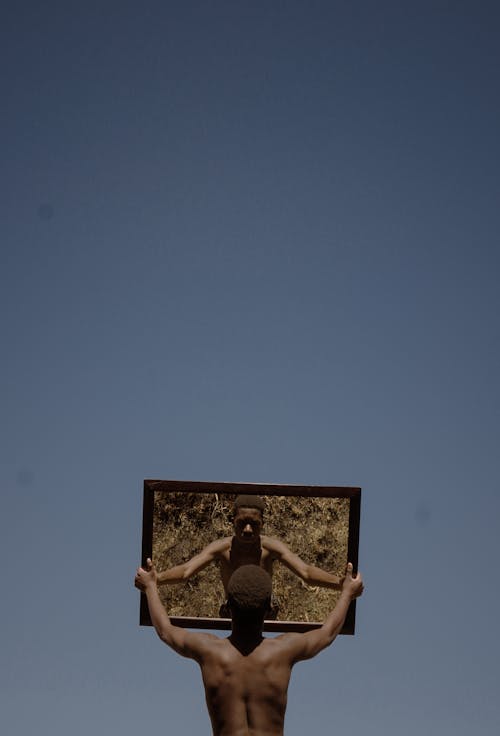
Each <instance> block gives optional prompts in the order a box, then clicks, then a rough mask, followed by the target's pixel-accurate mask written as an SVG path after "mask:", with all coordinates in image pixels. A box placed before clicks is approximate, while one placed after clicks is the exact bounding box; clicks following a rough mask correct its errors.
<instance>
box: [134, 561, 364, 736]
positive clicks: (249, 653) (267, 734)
mask: <svg viewBox="0 0 500 736" xmlns="http://www.w3.org/2000/svg"><path fill="white" fill-rule="evenodd" d="M249 575H251V576H253V578H252V577H251V584H250V586H249V589H250V591H251V592H252V589H254V590H255V589H256V588H258V584H260V583H262V580H261V581H260V583H259V580H258V578H259V577H261V578H263V583H262V584H263V585H265V586H268V587H267V588H266V590H265V593H264V594H261V600H260V601H259V607H258V608H255V607H254V608H253V609H252V608H251V607H250V608H248V607H247V608H245V606H247V605H248V599H245V594H246V593H245V588H244V585H245V584H246V581H245V576H246V579H247V580H248V579H249V578H248V576H249ZM156 579H157V575H156V571H155V569H154V566H153V564H152V563H151V560H148V565H147V569H144V568H139V569H138V570H137V574H136V578H135V585H136V587H138V588H139V589H140V590H142V591H143V592H145V593H146V596H147V600H148V605H149V611H150V614H151V620H152V622H153V625H154V627H155V629H156V631H157V633H158V635H159V637H160V638H161V639H162V641H164V642H165V643H166V644H168V645H169V646H170V647H172V648H173V649H174V650H175V651H176V652H178V653H179V654H181V655H182V656H184V657H189V658H191V659H194V660H195V661H196V662H198V664H199V666H200V669H201V674H202V678H203V683H204V686H205V696H206V702H207V707H208V712H209V715H210V719H211V721H212V728H213V734H214V736H282V734H283V726H284V718H285V709H286V702H287V691H288V684H289V681H290V674H291V671H292V667H293V665H294V664H295V663H296V662H298V661H300V660H304V659H310V658H311V657H314V656H315V655H316V654H318V653H319V652H320V651H321V650H322V649H324V648H325V647H327V646H329V645H330V644H331V643H332V642H333V641H334V639H335V638H336V636H337V634H338V633H339V632H340V631H341V629H342V626H343V624H344V621H345V617H346V615H347V611H348V608H349V604H350V602H351V601H352V600H353V599H354V598H356V597H357V596H359V595H361V593H362V592H363V582H362V579H361V576H360V575H359V574H358V575H357V576H356V577H353V575H352V565H349V566H348V569H347V574H346V577H345V579H344V582H343V585H342V592H341V595H340V598H339V600H338V602H337V605H336V606H335V609H334V610H333V611H332V612H331V613H330V614H329V616H328V617H327V619H326V620H325V622H324V624H323V625H322V626H321V628H319V629H314V630H313V631H308V632H306V633H304V634H283V635H281V636H278V637H276V638H271V639H265V638H263V636H262V624H263V619H264V614H265V611H266V610H267V607H268V605H269V600H270V596H271V580H270V578H269V575H267V573H265V572H264V571H263V570H262V568H260V567H257V566H255V565H246V566H242V567H240V568H238V570H237V571H236V572H235V573H234V575H233V576H232V578H231V580H230V582H229V585H228V594H229V599H230V605H231V611H232V633H231V635H230V636H229V637H228V638H224V639H222V638H219V637H218V636H215V635H213V634H199V633H194V632H190V631H188V630H187V629H182V628H179V627H177V626H173V625H172V624H171V622H170V619H169V618H168V615H167V613H166V611H165V609H164V607H163V605H162V603H161V601H160V598H159V595H158V589H157V584H156ZM242 580H243V586H242ZM255 580H257V585H255ZM238 585H239V586H240V592H238ZM241 591H243V592H241ZM247 598H248V596H247ZM255 611H257V613H255Z"/></svg>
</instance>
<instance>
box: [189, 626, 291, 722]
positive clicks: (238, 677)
mask: <svg viewBox="0 0 500 736" xmlns="http://www.w3.org/2000/svg"><path fill="white" fill-rule="evenodd" d="M202 636H203V635H202ZM204 636H206V637H207V642H206V646H207V648H206V652H204V655H205V656H203V657H202V658H200V660H198V661H199V664H200V668H201V674H202V678H203V684H204V686H205V697H206V703H207V707H208V712H209V715H210V719H211V721H212V728H213V732H214V734H216V735H217V736H226V735H227V736H240V734H241V736H249V735H252V736H253V735H254V734H255V735H257V734H258V735H259V736H263V735H264V734H265V735H266V736H279V735H281V734H282V733H283V722H284V718H285V708H286V700H287V689H288V683H289V680H290V674H291V666H290V665H288V664H287V662H286V660H285V661H283V657H282V656H281V650H282V649H283V645H282V643H281V642H280V641H279V637H278V638H277V639H262V641H260V642H259V643H258V644H257V645H256V646H255V648H254V649H253V650H252V651H251V652H245V650H244V651H243V652H241V651H239V650H238V647H237V644H236V643H233V641H231V638H228V639H219V638H218V637H216V636H213V635H209V634H205V635H204ZM208 639H210V640H209V641H208Z"/></svg>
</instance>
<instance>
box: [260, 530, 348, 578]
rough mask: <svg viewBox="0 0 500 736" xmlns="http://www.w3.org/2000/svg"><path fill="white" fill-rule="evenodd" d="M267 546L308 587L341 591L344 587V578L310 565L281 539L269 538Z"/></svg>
mask: <svg viewBox="0 0 500 736" xmlns="http://www.w3.org/2000/svg"><path fill="white" fill-rule="evenodd" d="M267 544H268V546H269V549H270V551H271V552H272V553H273V556H274V558H275V559H277V560H279V561H280V562H281V563H283V565H286V566H287V567H288V569H289V570H291V571H292V572H293V573H295V575H298V576H299V577H300V578H302V580H303V581H304V582H305V583H308V585H321V586H322V587H324V588H335V589H336V590H339V589H340V588H341V587H342V580H343V578H339V577H338V575H332V573H330V572H326V570H322V569H321V568H319V567H316V565H309V564H308V563H307V562H304V560H303V559H302V558H301V557H299V556H298V555H296V554H295V552H292V550H291V549H290V547H288V546H287V545H286V544H285V543H284V542H282V541H281V540H280V539H272V538H270V537H268V538H267Z"/></svg>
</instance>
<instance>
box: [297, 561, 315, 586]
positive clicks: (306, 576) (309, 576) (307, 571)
mask: <svg viewBox="0 0 500 736" xmlns="http://www.w3.org/2000/svg"><path fill="white" fill-rule="evenodd" d="M300 577H301V578H302V580H303V581H304V583H308V584H309V585H310V584H311V583H314V575H313V572H312V569H311V566H310V565H304V567H303V568H302V570H301V571H300Z"/></svg>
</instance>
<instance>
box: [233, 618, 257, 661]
mask: <svg viewBox="0 0 500 736" xmlns="http://www.w3.org/2000/svg"><path fill="white" fill-rule="evenodd" d="M263 640H264V637H263V636H262V622H259V623H257V624H249V623H248V622H246V621H242V622H239V621H235V620H233V623H232V631H231V635H230V636H229V641H230V642H231V644H232V645H233V646H234V647H235V648H236V649H237V650H238V651H239V652H240V653H241V654H243V655H245V656H247V655H248V654H251V653H252V652H253V650H254V649H256V648H257V647H258V646H259V644H260V643H261V642H262V641H263Z"/></svg>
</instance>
